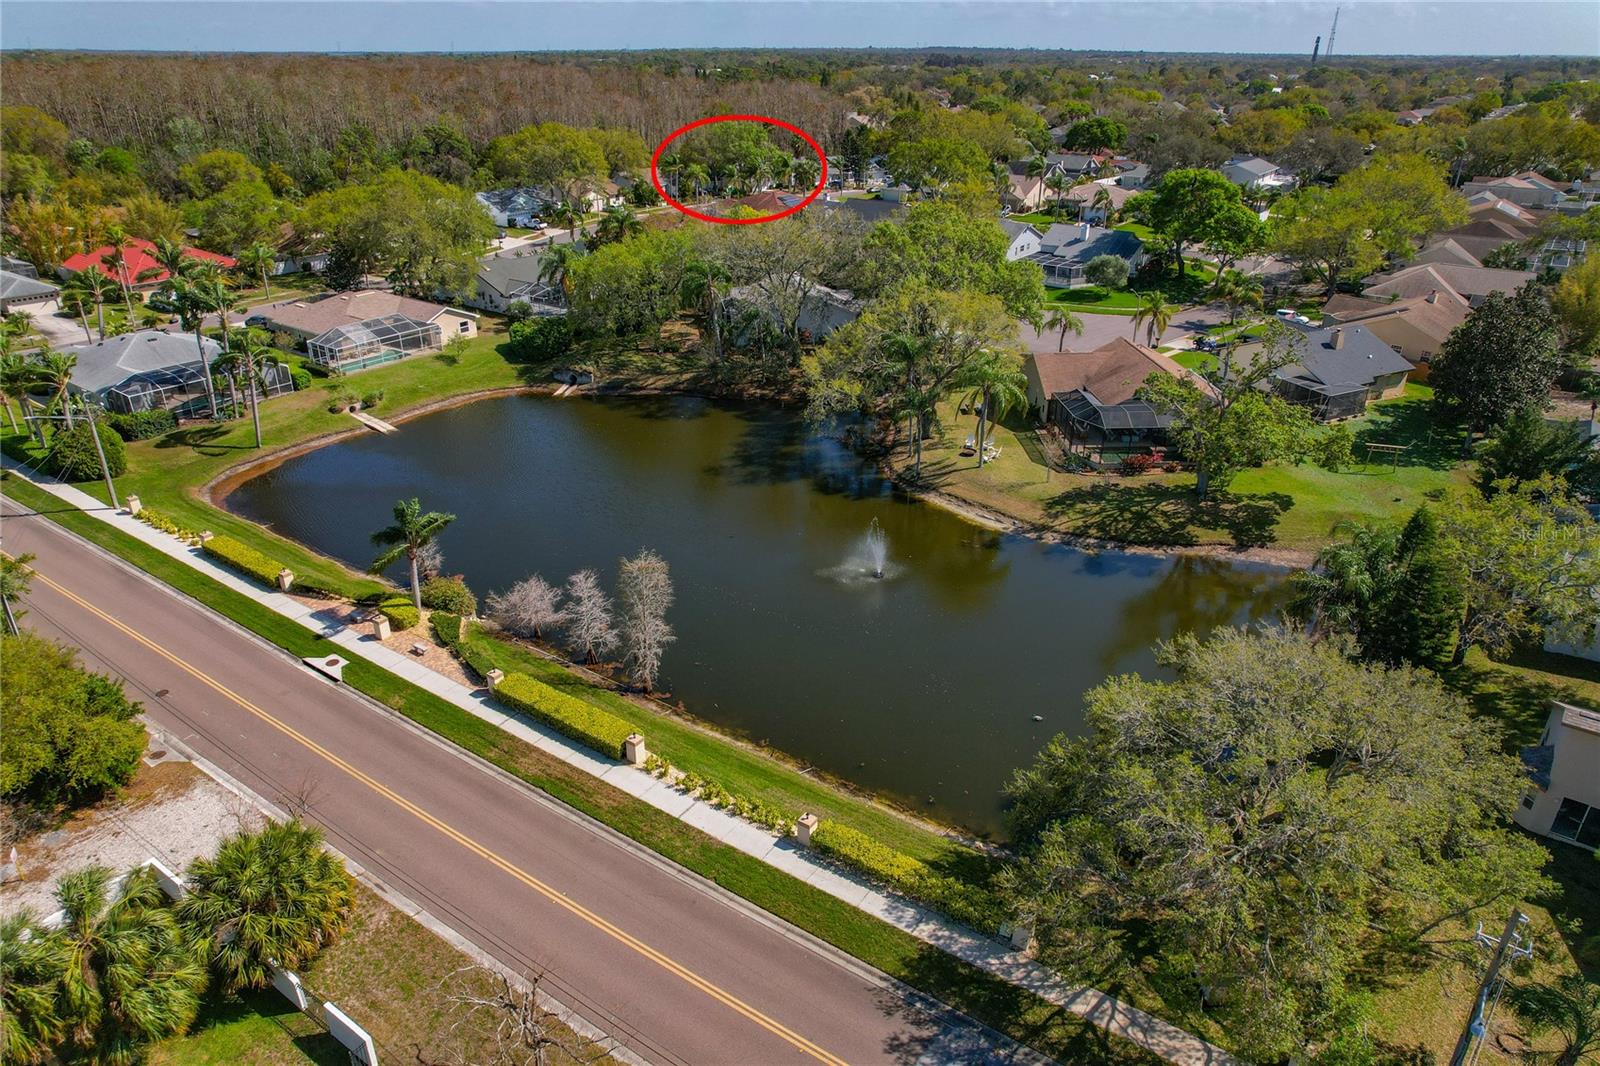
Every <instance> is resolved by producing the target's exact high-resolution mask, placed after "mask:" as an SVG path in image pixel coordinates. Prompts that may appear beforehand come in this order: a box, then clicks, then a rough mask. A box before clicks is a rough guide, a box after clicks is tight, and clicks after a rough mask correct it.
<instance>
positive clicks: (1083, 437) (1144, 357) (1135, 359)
mask: <svg viewBox="0 0 1600 1066" xmlns="http://www.w3.org/2000/svg"><path fill="white" fill-rule="evenodd" d="M1023 372H1024V374H1025V375H1026V377H1027V379H1028V406H1029V409H1030V410H1031V411H1032V412H1033V414H1034V416H1035V417H1036V418H1038V419H1039V420H1040V421H1041V422H1043V423H1044V424H1045V425H1048V426H1052V427H1054V428H1055V429H1057V430H1058V431H1059V432H1060V433H1061V434H1062V436H1063V438H1064V439H1065V440H1066V441H1067V444H1068V447H1069V448H1072V449H1074V450H1080V449H1081V450H1093V451H1098V452H1100V453H1101V454H1102V455H1103V454H1104V453H1105V452H1107V451H1113V452H1116V451H1122V452H1127V451H1139V450H1143V449H1147V448H1149V447H1152V446H1161V445H1164V444H1166V442H1167V430H1168V428H1169V427H1170V426H1171V425H1172V416H1171V415H1170V414H1168V413H1166V412H1163V411H1161V410H1158V409H1157V408H1155V407H1154V406H1152V405H1151V404H1148V403H1146V402H1144V401H1143V400H1139V399H1136V398H1135V396H1134V394H1135V393H1136V392H1138V390H1139V387H1140V386H1141V385H1143V384H1144V383H1145V381H1146V380H1148V379H1149V378H1150V376H1151V375H1152V374H1169V375H1171V376H1172V377H1175V378H1182V379H1186V380H1189V381H1192V382H1194V383H1195V385H1196V386H1198V387H1199V388H1200V389H1202V390H1203V391H1205V392H1206V393H1208V394H1215V389H1214V388H1213V387H1212V386H1211V384H1210V383H1209V382H1207V381H1206V380H1205V379H1204V378H1202V377H1200V376H1199V375H1198V374H1196V373H1194V372H1193V371H1192V370H1186V369H1184V368H1183V367H1181V366H1179V365H1178V364H1177V363H1175V362H1173V361H1172V360H1171V359H1169V358H1168V357H1167V356H1165V355H1162V354H1161V353H1160V352H1157V351H1155V350H1154V349H1151V348H1147V347H1145V346H1144V345H1142V344H1135V343H1134V342H1133V341H1130V340H1128V339H1126V338H1124V337H1118V338H1116V339H1115V340H1111V341H1108V342H1107V343H1105V344H1103V345H1101V346H1100V347H1098V348H1096V349H1094V350H1093V351H1089V352H1053V351H1042V352H1034V353H1032V354H1030V355H1029V356H1028V357H1027V359H1026V360H1025V361H1024V363H1023Z"/></svg>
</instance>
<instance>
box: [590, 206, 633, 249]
mask: <svg viewBox="0 0 1600 1066" xmlns="http://www.w3.org/2000/svg"><path fill="white" fill-rule="evenodd" d="M643 230H644V223H643V222H640V221H639V216H638V215H636V214H634V213H633V212H632V211H631V210H629V209H628V208H627V207H625V206H624V205H622V204H617V205H616V206H615V207H608V208H606V209H605V213H604V214H602V215H601V216H600V224H599V225H598V226H596V227H595V231H594V239H595V243H596V244H611V243H613V242H616V241H620V240H622V239H623V238H625V237H631V236H633V235H634V234H635V233H639V232H642V231H643Z"/></svg>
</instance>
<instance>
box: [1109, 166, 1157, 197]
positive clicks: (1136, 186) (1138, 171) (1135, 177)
mask: <svg viewBox="0 0 1600 1066" xmlns="http://www.w3.org/2000/svg"><path fill="white" fill-rule="evenodd" d="M1123 162H1127V163H1132V164H1133V165H1132V166H1130V167H1128V168H1127V169H1126V170H1123V171H1121V172H1120V173H1118V174H1117V177H1116V182H1117V184H1118V185H1119V186H1121V187H1122V188H1124V189H1130V190H1132V191H1133V192H1138V191H1139V190H1140V189H1143V188H1144V187H1145V186H1146V185H1148V184H1150V165H1149V164H1148V163H1134V162H1133V161H1132V160H1131V159H1130V160H1118V163H1119V164H1120V163H1123Z"/></svg>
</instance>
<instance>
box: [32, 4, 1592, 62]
mask: <svg viewBox="0 0 1600 1066" xmlns="http://www.w3.org/2000/svg"><path fill="white" fill-rule="evenodd" d="M1335 6H1336V5H1335V3H1334V2H1332V0H1329V2H1327V3H1302V2H1299V0H1275V2H1256V3H1243V2H1237V0H1226V2H1188V3H1180V2H1176V0H1171V2H1162V0H1121V2H1102V0H1061V2H1031V0H1007V2H1004V3H989V2H970V0H969V2H950V0H921V2H906V0H837V2H835V0H770V2H758V0H725V2H716V3H708V2H692V3H686V2H681V0H586V2H581V3H574V2H569V0H494V2H485V0H458V2H439V0H319V2H309V0H283V2H269V3H262V2H259V0H164V2H147V0H90V2H85V0H5V2H4V4H3V5H0V48H4V49H8V50H9V49H26V48H62V49H97V50H134V51H180V52H188V51H254V52H276V51H305V52H341V51H342V52H500V51H542V50H570V49H647V48H717V47H757V48H829V47H849V48H859V47H868V46H873V47H880V48H885V47H941V46H942V47H962V46H965V47H1009V48H1028V47H1033V48H1072V49H1104V50H1114V51H1149V52H1269V53H1301V52H1304V53H1307V54H1309V53H1310V51H1311V47H1312V42H1313V40H1314V39H1315V38H1316V36H1317V35H1318V34H1321V35H1322V37H1323V41H1324V45H1326V43H1327V36H1328V31H1329V28H1330V26H1331V24H1332V21H1333V14H1334V8H1335ZM1340 6H1342V13H1341V14H1340V18H1339V29H1338V39H1337V42H1336V44H1335V46H1334V51H1335V52H1336V53H1337V54H1339V55H1360V54H1366V55H1397V54H1403V55H1456V54H1460V55H1519V54H1520V55H1533V54H1539V55H1580V56H1595V55H1597V54H1600V3H1596V2H1595V0H1578V2H1569V0H1494V2H1482V0H1435V2H1432V3H1394V2H1388V0H1344V2H1343V3H1342V5H1340Z"/></svg>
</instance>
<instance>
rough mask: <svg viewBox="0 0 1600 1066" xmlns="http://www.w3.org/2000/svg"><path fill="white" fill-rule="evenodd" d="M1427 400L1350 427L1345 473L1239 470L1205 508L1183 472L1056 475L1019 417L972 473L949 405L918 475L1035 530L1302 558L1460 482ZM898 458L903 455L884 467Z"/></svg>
mask: <svg viewBox="0 0 1600 1066" xmlns="http://www.w3.org/2000/svg"><path fill="white" fill-rule="evenodd" d="M1429 396H1430V391H1429V390H1428V388H1427V387H1426V386H1423V385H1415V384H1413V385H1408V386H1407V388H1406V392H1405V395H1403V396H1401V397H1397V398H1395V399H1393V400H1385V401H1380V402H1377V403H1374V404H1372V405H1371V407H1369V408H1368V411H1367V413H1366V414H1365V415H1364V416H1363V417H1361V418H1359V419H1354V420H1352V421H1351V422H1349V423H1348V425H1349V426H1350V428H1351V430H1352V431H1353V432H1354V434H1355V437H1356V447H1355V455H1356V463H1355V465H1354V466H1352V467H1350V468H1348V469H1345V470H1342V471H1339V472H1333V471H1328V470H1324V469H1322V468H1320V467H1316V466H1312V465H1309V464H1306V465H1301V466H1293V465H1285V464H1280V463H1272V464H1269V465H1267V466H1265V467H1261V468H1259V469H1253V470H1246V471H1243V472H1242V473H1240V474H1239V475H1238V477H1236V478H1235V479H1234V481H1233V484H1232V485H1230V486H1229V487H1228V489H1227V491H1224V492H1213V493H1212V494H1211V496H1210V498H1208V499H1206V500H1200V499H1198V498H1197V497H1196V496H1195V493H1194V475H1193V474H1192V473H1177V474H1166V473H1155V474H1145V475H1141V476H1137V477H1122V476H1119V475H1116V474H1068V473H1062V472H1059V471H1055V470H1053V469H1051V468H1050V466H1049V465H1047V464H1046V463H1045V461H1044V454H1043V452H1042V450H1041V446H1040V444H1039V443H1038V441H1037V437H1036V434H1035V432H1034V429H1033V427H1032V426H1031V424H1030V423H1029V421H1028V419H1027V418H1026V416H1024V415H1021V414H1017V415H1013V416H1011V417H1009V418H1007V419H1006V421H1005V422H1004V423H1003V424H1001V425H999V426H996V427H995V428H994V431H993V440H994V443H995V444H996V445H998V446H999V448H1000V456H999V458H998V459H997V460H995V461H994V462H991V463H987V464H985V465H984V466H983V467H982V468H981V469H980V468H979V467H978V465H977V460H976V459H975V458H962V457H960V456H959V455H958V454H957V452H958V450H959V449H960V446H961V443H962V442H963V441H964V440H965V439H966V438H967V437H968V436H971V435H972V430H973V422H972V418H971V416H970V415H960V414H958V413H957V412H956V411H955V409H954V407H953V406H952V405H946V406H945V407H944V408H942V409H941V412H940V413H941V416H942V418H941V428H940V431H939V433H938V435H937V436H936V437H935V438H934V439H933V440H931V441H929V442H927V443H926V444H925V445H924V457H923V473H924V476H925V477H926V479H927V481H928V484H929V486H930V487H931V488H934V489H937V490H939V491H942V492H945V493H948V494H950V495H952V496H955V497H958V498H960V499H962V500H965V501H968V502H970V503H972V504H976V505H978V506H980V507H983V508H986V509H988V510H992V511H996V512H999V513H1001V514H1003V515H1006V516H1008V517H1010V518H1012V519H1015V520H1016V521H1018V522H1021V523H1022V524H1024V525H1025V526H1028V527H1030V528H1035V529H1038V530H1041V531H1046V532H1051V533H1063V534H1069V535H1074V536H1083V537H1091V538H1095V539H1099V540H1108V541H1117V542H1121V543H1125V544H1134V545H1141V546H1150V547H1195V546H1201V545H1220V546H1227V547H1233V548H1280V549H1289V550H1291V551H1293V552H1297V553H1300V554H1302V555H1309V554H1310V553H1312V552H1314V551H1315V550H1316V549H1317V548H1318V547H1320V546H1321V545H1322V544H1325V543H1326V542H1327V540H1328V537H1329V534H1330V533H1331V531H1332V529H1333V527H1334V526H1335V525H1336V524H1338V523H1339V522H1341V521H1344V520H1346V519H1363V518H1366V519H1380V518H1395V517H1403V516H1405V515H1407V514H1409V513H1410V512H1411V511H1412V510H1414V509H1415V508H1416V507H1417V506H1418V505H1419V504H1421V503H1423V502H1425V501H1427V500H1429V499H1433V498H1435V497H1436V496H1437V495H1438V494H1440V493H1441V492H1443V491H1445V490H1448V489H1450V488H1452V487H1454V486H1458V485H1465V484H1466V483H1467V478H1468V473H1469V472H1468V468H1467V467H1466V466H1464V465H1462V464H1461V463H1460V461H1459V454H1460V438H1459V437H1458V436H1455V435H1454V434H1453V433H1451V432H1449V431H1447V430H1441V429H1438V428H1436V427H1435V426H1434V425H1433V422H1432V420H1431V418H1430V417H1429V414H1428V410H1427V404H1428V398H1429ZM1369 442H1370V443H1373V444H1397V445H1400V446H1402V447H1404V448H1405V449H1406V450H1405V451H1404V452H1403V453H1401V454H1400V456H1399V457H1398V458H1397V459H1395V460H1391V459H1390V458H1387V457H1378V456H1374V457H1373V459H1372V460H1371V461H1368V458H1367V451H1366V447H1365V446H1366V444H1367V443H1369ZM904 459H905V457H904V453H903V451H902V452H897V453H896V455H895V458H894V461H895V462H896V463H898V464H903V463H904Z"/></svg>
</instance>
